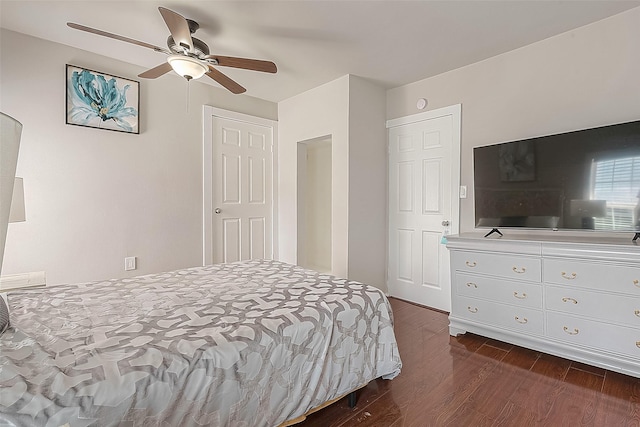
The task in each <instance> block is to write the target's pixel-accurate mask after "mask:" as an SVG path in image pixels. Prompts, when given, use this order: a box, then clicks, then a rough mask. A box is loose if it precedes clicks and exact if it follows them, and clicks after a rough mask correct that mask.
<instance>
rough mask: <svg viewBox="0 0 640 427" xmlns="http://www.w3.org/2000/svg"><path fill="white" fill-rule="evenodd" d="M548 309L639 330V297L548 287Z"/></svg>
mask: <svg viewBox="0 0 640 427" xmlns="http://www.w3.org/2000/svg"><path fill="white" fill-rule="evenodd" d="M545 306H546V308H547V309H548V310H555V311H560V312H563V313H568V314H575V315H579V316H586V317H589V318H592V319H600V320H604V321H605V322H610V323H623V324H626V325H629V326H631V327H637V328H640V297H638V298H637V297H633V296H627V295H619V294H605V293H600V292H591V291H587V290H584V289H575V288H571V287H566V286H547V287H546V294H545Z"/></svg>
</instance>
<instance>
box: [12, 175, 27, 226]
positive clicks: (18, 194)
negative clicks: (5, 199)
mask: <svg viewBox="0 0 640 427" xmlns="http://www.w3.org/2000/svg"><path fill="white" fill-rule="evenodd" d="M26 220H27V217H26V215H25V209H24V183H23V180H22V178H17V177H16V179H15V181H14V183H13V195H12V197H11V209H10V210H9V222H22V221H26Z"/></svg>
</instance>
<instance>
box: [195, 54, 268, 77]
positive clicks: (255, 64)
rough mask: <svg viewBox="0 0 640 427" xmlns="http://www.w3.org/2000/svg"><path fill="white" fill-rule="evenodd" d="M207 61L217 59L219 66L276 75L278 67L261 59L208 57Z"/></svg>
mask: <svg viewBox="0 0 640 427" xmlns="http://www.w3.org/2000/svg"><path fill="white" fill-rule="evenodd" d="M205 59H215V60H216V61H218V65H222V66H223V67H234V68H243V69H245V70H253V71H262V72H264V73H275V72H277V71H278V67H276V64H274V63H273V62H271V61H262V60H260V59H247V58H236V57H233V56H220V55H207V56H206V57H205Z"/></svg>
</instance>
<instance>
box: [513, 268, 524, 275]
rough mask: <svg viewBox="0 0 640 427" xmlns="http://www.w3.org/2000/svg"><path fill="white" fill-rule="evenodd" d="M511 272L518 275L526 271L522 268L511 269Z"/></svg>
mask: <svg viewBox="0 0 640 427" xmlns="http://www.w3.org/2000/svg"><path fill="white" fill-rule="evenodd" d="M512 270H513V271H514V273H518V274H522V273H524V272H525V271H527V269H526V268H525V267H522V268H518V267H513V268H512Z"/></svg>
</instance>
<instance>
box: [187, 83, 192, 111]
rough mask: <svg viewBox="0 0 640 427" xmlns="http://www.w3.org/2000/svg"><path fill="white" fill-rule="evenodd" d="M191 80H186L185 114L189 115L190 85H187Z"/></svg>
mask: <svg viewBox="0 0 640 427" xmlns="http://www.w3.org/2000/svg"><path fill="white" fill-rule="evenodd" d="M190 81H191V80H187V114H188V113H189V95H190V94H191V85H190V84H189V82H190Z"/></svg>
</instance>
